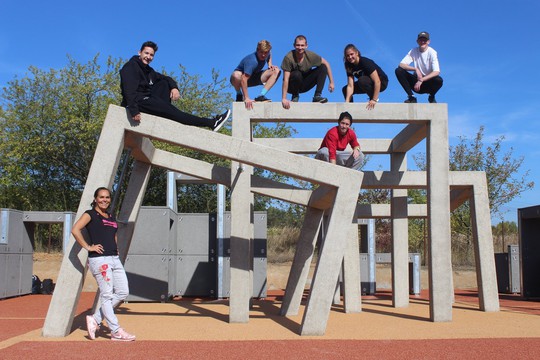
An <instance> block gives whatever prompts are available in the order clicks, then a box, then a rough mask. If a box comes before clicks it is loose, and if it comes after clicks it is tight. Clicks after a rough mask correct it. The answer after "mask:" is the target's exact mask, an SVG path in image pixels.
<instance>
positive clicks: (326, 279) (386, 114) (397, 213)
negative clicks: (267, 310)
mask: <svg viewBox="0 0 540 360" xmlns="http://www.w3.org/2000/svg"><path fill="white" fill-rule="evenodd" d="M233 110H234V121H233V137H228V136H224V135H221V134H215V133H212V132H209V131H208V130H204V129H198V128H193V127H186V126H183V125H180V124H176V123H174V122H171V121H168V120H164V119H160V118H157V117H155V116H150V115H144V116H143V121H142V122H141V123H140V124H133V123H131V122H130V121H129V120H128V116H127V115H126V112H125V109H123V108H120V107H117V106H111V107H110V108H109V112H108V114H107V118H106V120H105V123H104V126H103V130H102V134H101V137H100V141H99V144H98V147H97V149H96V154H95V157H94V162H93V164H92V167H91V169H90V173H89V175H88V181H87V184H86V186H85V190H84V192H83V196H82V199H81V205H80V206H79V210H78V212H77V214H78V216H80V215H81V214H82V213H83V212H84V210H85V209H86V208H87V207H86V204H89V203H90V202H91V199H92V193H93V190H94V189H95V188H96V187H98V186H103V185H106V186H111V185H112V182H113V180H114V174H115V170H116V169H117V167H118V162H119V158H120V154H121V152H122V149H123V148H124V147H126V148H129V149H131V156H133V157H134V158H135V159H136V162H135V168H134V171H133V175H132V177H131V179H130V183H129V185H128V193H127V194H126V198H125V199H124V202H123V204H122V207H121V211H120V214H119V222H120V223H121V227H120V229H119V231H120V238H125V239H126V242H125V243H124V244H123V246H122V247H121V249H120V250H121V254H122V257H125V255H126V254H127V251H128V249H129V242H130V239H131V234H132V231H133V226H134V223H135V221H136V219H137V215H138V212H139V208H140V204H141V202H142V196H143V194H144V191H145V189H146V184H147V180H148V175H149V172H150V169H151V166H159V167H163V168H166V169H170V170H173V171H179V172H182V173H185V174H189V175H192V176H196V177H198V178H202V179H206V180H209V181H213V182H216V183H219V184H223V185H225V186H228V187H230V189H231V213H232V214H233V216H232V223H231V294H230V314H229V321H230V322H247V321H248V320H249V306H250V297H251V295H250V294H251V293H252V292H251V289H250V285H246V284H251V277H252V274H251V269H252V268H251V264H250V260H249V259H250V256H249V255H250V247H251V246H252V239H253V227H252V222H251V212H252V201H253V195H252V194H253V193H260V194H264V195H267V196H271V197H275V198H279V199H282V200H286V201H290V202H293V203H298V204H305V205H307V206H308V211H307V215H306V220H305V223H304V228H303V230H302V233H301V241H300V242H299V246H298V249H297V252H296V255H295V262H294V264H293V269H292V270H291V274H290V279H289V283H290V284H288V286H287V291H286V296H285V300H284V306H283V307H282V313H285V314H286V313H289V311H288V309H287V306H290V305H291V304H294V303H295V302H296V300H295V294H297V293H298V290H299V289H300V288H301V289H302V290H303V286H304V283H305V281H304V282H303V280H302V279H303V276H304V274H303V272H302V270H303V269H305V267H306V264H308V263H309V262H310V260H311V256H312V248H313V240H314V238H316V233H317V232H318V229H319V225H320V221H321V219H322V215H323V214H324V213H325V212H326V214H327V215H329V222H328V228H327V235H326V238H325V245H324V247H323V250H322V252H321V254H320V256H319V260H318V263H317V267H316V270H315V274H314V278H313V282H312V286H311V291H310V295H309V299H308V303H307V305H306V310H305V312H304V318H303V320H302V325H301V334H303V335H321V334H324V332H325V329H326V322H327V319H328V315H329V311H330V307H331V304H332V300H333V295H334V287H335V283H336V280H337V278H338V274H339V272H340V270H341V269H342V268H343V270H344V280H345V284H346V285H345V309H346V311H347V312H357V311H360V303H359V298H360V291H359V286H354V284H355V283H358V284H359V278H360V273H359V271H360V269H359V264H356V265H355V264H354V262H355V261H353V260H354V257H345V256H344V255H345V254H350V253H351V252H352V253H353V254H355V253H356V254H357V253H358V251H357V250H355V244H354V243H355V242H356V247H357V246H358V244H357V239H355V238H356V236H355V235H356V231H353V230H356V225H355V219H356V218H358V217H366V216H365V212H366V207H365V206H356V201H355V199H356V198H357V196H358V192H359V190H360V188H361V186H362V187H365V188H368V187H370V186H382V187H389V188H391V189H396V190H400V189H402V190H403V189H408V188H415V187H418V188H426V189H427V192H428V204H427V205H424V206H422V205H419V206H416V207H413V206H411V205H408V206H406V203H404V202H403V193H399V192H394V198H395V199H394V200H393V201H392V206H386V207H385V206H384V205H382V206H381V205H371V206H370V207H367V212H368V213H370V214H371V216H372V217H374V216H375V215H376V214H380V216H394V217H395V218H399V219H406V218H407V217H410V216H411V214H413V213H414V211H416V212H417V213H418V214H419V216H425V217H427V218H428V220H429V232H428V236H429V239H430V241H429V255H430V261H429V264H430V267H429V273H430V299H431V301H430V318H431V320H432V321H450V320H451V302H452V291H453V290H452V281H451V275H450V274H451V258H450V223H449V209H450V201H451V196H450V194H451V193H450V189H451V188H450V179H451V178H452V176H450V175H451V174H449V172H448V136H447V109H446V105H444V104H437V105H433V104H415V105H408V104H380V105H378V106H377V111H372V112H368V111H367V110H365V105H363V104H324V105H322V104H310V103H300V104H295V106H294V107H293V108H292V109H291V110H289V111H286V110H283V109H282V108H281V104H256V106H255V108H254V110H252V111H246V110H245V109H244V107H243V106H242V104H240V103H238V104H237V103H235V104H234V105H233ZM345 110H347V111H349V112H350V113H351V114H352V115H353V117H354V118H355V122H369V123H404V124H406V126H405V128H404V129H403V130H402V131H401V132H399V133H398V134H397V135H396V136H395V137H394V138H393V139H390V140H387V139H378V140H361V143H362V146H363V150H364V152H366V153H381V154H392V155H391V156H393V158H392V169H391V170H392V171H387V172H369V173H366V175H367V176H366V177H364V174H363V173H361V172H356V171H351V170H348V169H344V168H341V167H336V166H333V165H331V164H327V163H324V162H320V161H315V160H313V159H308V158H306V157H303V156H298V155H294V154H291V153H289V151H291V152H297V153H300V154H302V153H310V152H313V149H316V148H317V147H318V146H319V144H320V139H316V140H313V139H251V124H252V123H253V122H276V121H294V122H334V121H335V120H333V119H337V117H338V116H339V113H340V112H342V111H345ZM423 139H427V141H426V154H427V161H428V163H427V169H428V170H427V172H426V173H419V172H408V171H405V170H406V164H405V163H404V161H403V159H404V155H403V154H405V153H406V152H407V151H408V150H410V149H411V148H412V147H414V146H415V145H416V144H418V143H419V142H420V141H422V140H423ZM151 140H159V141H164V142H169V143H174V144H179V145H181V146H184V147H187V148H192V149H197V150H199V151H202V152H206V153H210V154H214V155H217V156H221V157H224V158H227V159H231V160H232V165H231V168H230V169H228V168H223V167H219V166H216V165H213V164H209V163H206V162H202V161H199V160H194V159H190V158H186V157H183V156H180V155H175V154H172V153H168V152H165V151H162V150H159V149H156V148H155V147H154V146H153V144H152V141H151ZM252 140H253V142H252ZM306 144H309V147H306V146H305V145H306ZM277 148H279V149H280V150H276V149H277ZM253 166H257V167H261V168H265V169H268V170H270V171H275V172H278V173H282V174H285V175H290V176H292V177H294V178H298V179H302V180H306V181H310V182H312V183H315V184H318V185H319V188H318V189H317V190H316V191H313V192H311V191H307V190H299V189H296V188H295V187H294V186H290V185H287V184H281V183H275V182H272V181H269V180H267V179H262V178H258V177H256V176H254V175H253V174H252V167H253ZM458 177H459V176H458ZM452 179H453V178H452ZM454 180H455V179H454ZM455 181H457V180H455ZM458 182H459V181H458ZM471 182H472V184H471ZM483 184H485V177H484V180H483V182H482V180H474V181H468V180H466V181H462V182H461V183H460V184H456V185H455V186H454V188H452V199H454V198H455V199H456V201H462V200H463V199H466V198H467V196H469V197H470V198H471V199H472V200H473V201H472V202H471V205H472V206H471V209H472V210H473V211H474V216H473V217H474V219H473V220H474V221H475V224H474V225H476V227H475V229H476V232H475V236H476V238H477V239H481V241H480V240H477V241H476V248H475V249H476V253H477V268H480V269H481V271H480V274H479V275H478V277H479V286H480V287H483V288H484V289H485V291H484V290H482V291H481V293H482V294H481V300H480V301H481V306H482V307H483V308H484V310H487V311H493V310H496V309H498V300H497V301H496V305H494V304H495V302H494V301H492V300H493V291H491V290H492V288H493V287H492V286H486V285H485V284H486V282H487V283H488V284H491V279H490V276H489V272H490V271H489V270H490V268H491V266H490V264H489V261H487V260H486V261H483V260H482V259H487V258H489V257H490V255H492V248H491V250H490V248H489V246H487V245H486V243H487V242H486V241H484V240H485V238H486V236H487V235H486V234H487V232H486V231H484V230H480V231H479V230H478V229H484V228H485V227H486V226H485V224H486V219H487V223H488V224H489V208H488V210H487V212H486V211H485V209H486V206H487V203H486V202H485V199H487V188H486V187H485V186H483ZM458 190H459V191H461V194H462V195H456V196H454V193H456V192H457V191H458ZM392 208H393V209H392ZM391 209H392V210H391ZM411 209H414V210H411ZM387 212H388V214H387ZM374 214H375V215H374ZM399 226H400V227H399ZM488 228H489V232H490V231H491V228H490V227H488ZM394 229H403V220H401V225H398V227H394ZM353 232H354V234H353ZM347 238H349V239H347ZM346 247H348V250H347V251H345V249H346ZM394 247H395V248H396V250H395V251H394V253H393V258H394V263H395V265H394V266H395V269H394V270H393V272H394V274H395V275H394V277H396V276H397V275H396V274H398V273H400V272H401V266H402V265H399V264H401V262H402V261H399V260H398V261H396V259H401V258H402V257H404V258H406V256H407V237H406V236H405V237H401V238H399V239H397V238H395V239H394ZM491 247H492V245H491ZM490 251H491V253H490ZM479 255H480V256H479ZM86 256H87V254H86V252H84V251H80V247H79V246H78V245H77V244H76V242H75V241H74V239H73V238H72V239H71V241H70V245H69V251H67V252H66V254H65V257H64V260H63V263H62V268H61V271H60V275H59V278H58V282H57V288H56V291H55V295H54V296H53V299H52V301H51V305H50V308H49V312H48V314H47V318H46V320H45V324H44V327H43V335H44V336H65V335H67V334H68V333H69V331H70V327H71V324H72V320H73V314H74V311H75V306H76V304H77V302H78V297H79V295H80V290H81V288H82V279H83V275H84V271H85V264H86ZM357 260H358V259H356V263H358V261H357ZM342 263H343V264H342ZM405 263H406V262H405ZM396 264H397V265H396ZM433 264H436V266H434V265H433ZM492 270H493V271H491V273H492V274H494V273H495V272H494V265H493V269H492ZM403 272H404V273H406V271H403ZM477 273H478V272H477ZM394 286H395V284H394ZM403 288H404V289H405V291H408V287H407V286H404V287H403ZM494 289H496V282H495V286H494ZM394 290H396V288H395V287H394ZM399 292H400V293H398V292H396V291H394V293H395V295H394V296H395V297H396V298H395V300H394V305H395V306H403V304H406V302H403V301H402V300H401V298H400V297H403V296H406V297H407V298H408V293H406V294H401V290H399ZM495 295H496V290H495ZM495 297H496V296H495ZM286 304H288V305H286ZM298 304H299V302H298ZM482 304H483V305H482Z"/></svg>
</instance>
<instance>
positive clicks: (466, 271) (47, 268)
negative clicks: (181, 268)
mask: <svg viewBox="0 0 540 360" xmlns="http://www.w3.org/2000/svg"><path fill="white" fill-rule="evenodd" d="M61 263H62V254H46V253H35V254H34V269H33V273H34V274H35V275H37V276H39V278H40V279H41V280H43V279H53V281H54V282H55V283H56V279H57V278H58V273H59V271H60V265H61ZM290 268H291V263H290V262H286V263H268V270H267V277H268V290H281V289H285V287H286V285H287V278H288V276H289V271H290ZM312 270H313V266H312ZM428 279H429V278H428V270H427V268H422V270H421V273H420V283H421V288H422V289H427V288H428ZM376 282H377V289H390V288H391V285H392V277H391V268H390V265H388V264H378V265H377V273H376ZM454 287H455V288H457V289H470V288H476V287H477V286H476V272H475V270H474V269H470V268H463V269H462V268H460V269H454ZM96 289H97V287H96V282H95V281H94V279H93V277H92V275H91V274H90V273H87V275H86V279H85V282H84V287H83V291H95V290H96Z"/></svg>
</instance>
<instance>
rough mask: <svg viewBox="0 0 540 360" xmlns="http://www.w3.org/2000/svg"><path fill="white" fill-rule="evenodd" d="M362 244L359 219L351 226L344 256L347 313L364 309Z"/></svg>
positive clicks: (344, 293)
mask: <svg viewBox="0 0 540 360" xmlns="http://www.w3.org/2000/svg"><path fill="white" fill-rule="evenodd" d="M360 279H361V276H360V244H359V242H358V220H357V217H356V215H355V217H354V222H353V223H352V224H351V225H350V226H349V234H348V235H347V248H346V250H345V256H344V257H343V307H344V310H345V312H346V313H349V314H350V313H357V312H360V311H361V310H362V303H361V296H362V291H361V289H360Z"/></svg>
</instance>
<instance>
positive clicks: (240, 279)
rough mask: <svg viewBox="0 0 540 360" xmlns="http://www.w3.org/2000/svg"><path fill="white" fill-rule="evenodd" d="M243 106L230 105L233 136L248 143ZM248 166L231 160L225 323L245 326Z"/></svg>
mask: <svg viewBox="0 0 540 360" xmlns="http://www.w3.org/2000/svg"><path fill="white" fill-rule="evenodd" d="M238 107H244V104H243V103H241V102H235V103H233V113H234V121H233V122H232V133H233V136H234V137H236V138H240V139H245V140H250V138H251V123H250V118H249V116H248V113H247V112H245V111H237V110H238ZM251 169H252V168H251V166H248V165H245V164H243V163H240V162H237V161H233V162H232V163H231V244H230V245H231V279H230V280H231V285H230V298H229V306H230V309H229V311H230V312H229V322H231V323H247V322H248V321H249V306H250V300H251V295H252V293H253V292H252V291H251V287H252V285H251V286H249V285H248V284H252V280H251V279H252V274H251V272H252V268H251V260H250V258H251V247H252V237H253V232H252V229H253V227H252V225H251V223H252V222H251V219H252V208H251V206H252V202H251V199H252V195H251V191H250V187H251Z"/></svg>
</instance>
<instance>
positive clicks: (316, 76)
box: [287, 64, 328, 96]
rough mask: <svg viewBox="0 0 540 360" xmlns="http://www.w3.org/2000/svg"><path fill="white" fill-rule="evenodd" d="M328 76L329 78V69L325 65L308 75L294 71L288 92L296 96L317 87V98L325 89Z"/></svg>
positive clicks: (290, 77)
mask: <svg viewBox="0 0 540 360" xmlns="http://www.w3.org/2000/svg"><path fill="white" fill-rule="evenodd" d="M326 76H328V69H327V68H326V65H324V64H321V66H318V67H316V68H315V69H312V70H310V71H308V72H307V73H302V72H300V71H299V70H293V71H291V75H290V76H289V88H288V89H287V92H288V93H289V94H292V95H293V96H294V95H298V94H301V93H305V92H308V91H309V90H311V89H312V88H313V87H314V86H315V85H316V86H317V87H316V88H315V96H320V95H321V94H322V92H323V89H324V82H325V81H326Z"/></svg>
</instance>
